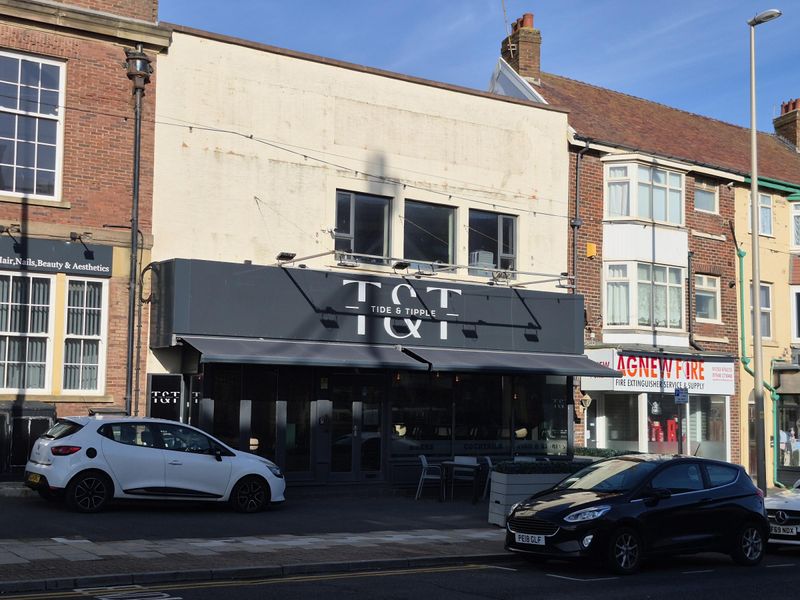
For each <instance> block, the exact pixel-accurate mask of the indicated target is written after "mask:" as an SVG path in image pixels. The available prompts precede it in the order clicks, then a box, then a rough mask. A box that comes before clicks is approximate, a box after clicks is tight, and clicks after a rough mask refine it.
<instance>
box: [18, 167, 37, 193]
mask: <svg viewBox="0 0 800 600" xmlns="http://www.w3.org/2000/svg"><path fill="white" fill-rule="evenodd" d="M35 185H36V172H35V171H34V170H33V169H21V168H20V169H17V172H16V183H15V187H16V190H15V191H17V192H19V193H20V194H32V193H33V190H34V187H35Z"/></svg>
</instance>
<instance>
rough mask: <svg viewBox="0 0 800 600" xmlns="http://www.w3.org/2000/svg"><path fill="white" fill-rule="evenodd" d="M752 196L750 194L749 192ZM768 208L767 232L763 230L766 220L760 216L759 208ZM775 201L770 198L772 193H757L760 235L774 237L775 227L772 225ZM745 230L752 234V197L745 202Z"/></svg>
mask: <svg viewBox="0 0 800 600" xmlns="http://www.w3.org/2000/svg"><path fill="white" fill-rule="evenodd" d="M751 196H752V194H751ZM762 208H768V209H769V233H765V232H764V224H765V223H766V222H767V221H765V220H764V219H762V218H761V209H762ZM774 209H775V201H774V200H773V198H772V194H764V193H763V192H759V193H758V230H759V231H758V235H760V236H762V237H775V229H774V227H773V225H774V220H775V218H774V214H775V210H774ZM747 231H748V232H749V233H750V234H751V235H752V234H753V202H752V198H751V199H750V200H749V201H748V203H747Z"/></svg>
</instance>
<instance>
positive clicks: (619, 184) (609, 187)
mask: <svg viewBox="0 0 800 600" xmlns="http://www.w3.org/2000/svg"><path fill="white" fill-rule="evenodd" d="M683 182H684V177H683V174H681V173H677V172H675V171H669V170H667V169H662V168H658V167H653V166H650V165H637V164H626V165H616V164H613V165H608V166H607V168H606V215H607V216H608V217H609V218H615V217H637V218H640V219H645V220H648V221H658V222H662V223H671V224H673V225H681V224H683Z"/></svg>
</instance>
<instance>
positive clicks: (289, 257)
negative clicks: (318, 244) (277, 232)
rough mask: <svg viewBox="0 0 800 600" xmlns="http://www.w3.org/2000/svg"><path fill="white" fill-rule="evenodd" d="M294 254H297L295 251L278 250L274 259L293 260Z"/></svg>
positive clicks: (281, 260)
mask: <svg viewBox="0 0 800 600" xmlns="http://www.w3.org/2000/svg"><path fill="white" fill-rule="evenodd" d="M295 256H297V253H296V252H279V253H278V256H276V257H275V260H277V261H278V262H289V261H290V260H293V259H294V257H295Z"/></svg>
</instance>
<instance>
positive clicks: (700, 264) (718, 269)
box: [569, 148, 741, 462]
mask: <svg viewBox="0 0 800 600" xmlns="http://www.w3.org/2000/svg"><path fill="white" fill-rule="evenodd" d="M577 150H578V149H576V148H571V151H570V183H569V186H570V188H569V189H570V198H569V202H570V209H569V212H570V218H574V217H575V174H576V162H577ZM580 169H581V171H580V218H581V219H582V221H583V225H582V226H581V228H580V230H579V231H578V234H577V236H578V237H577V239H578V254H577V269H576V270H577V285H578V288H577V289H578V293H580V294H582V295H583V296H584V301H585V308H586V328H585V332H584V333H585V338H584V339H585V341H586V344H587V345H591V344H592V342H600V341H601V340H602V329H603V314H602V311H603V297H602V294H603V288H602V281H603V280H602V275H603V271H602V269H603V164H602V163H601V162H600V155H599V154H598V153H596V152H594V151H589V152H586V153H585V154H584V155H583V157H582V159H581V166H580ZM718 183H719V184H720V186H719V207H720V210H719V214H718V215H712V214H708V213H700V212H696V211H695V210H694V177H693V176H692V175H691V174H689V175H687V176H686V184H685V189H686V198H685V210H686V226H687V229H688V230H689V251H691V252H694V258H693V263H694V264H693V268H694V272H695V274H697V273H704V274H711V275H717V276H719V277H720V288H721V290H720V293H721V302H720V304H721V311H722V312H721V314H722V324H719V325H717V324H706V323H696V322H695V323H694V325H695V334H696V335H700V336H708V337H716V338H727V341H725V342H705V341H703V342H698V343H699V345H700V346H701V347H702V348H703V349H704V350H706V351H709V352H724V353H727V354H730V355H731V356H738V343H737V341H738V340H737V336H738V331H739V329H738V312H737V304H736V303H737V296H736V294H737V287H736V268H737V267H736V248H735V246H734V243H733V241H732V239H731V232H730V225H729V224H730V223H732V222H733V219H734V196H733V190H732V189H729V188H727V187H726V186H725V185H723V184H724V183H727V182H725V181H721V180H720V181H718ZM693 231H694V232H702V233H706V234H711V235H714V236H725V240H724V241H723V240H716V239H707V238H703V237H698V236H697V235H692V232H693ZM587 243H594V244H596V246H597V254H596V256H595V257H594V258H587V256H586V246H587ZM569 261H570V262H569V264H570V270H572V230H570V236H569ZM730 282H734V287H730V286H729V283H730ZM692 305H693V307H694V302H692ZM686 310H687V312H686V313H685V314H684V319H687V318H688V302H687V303H686ZM686 322H687V323H688V321H686ZM735 372H736V373H737V376H736V377H737V381H736V392H735V394H734V395H733V396H732V397H731V403H730V404H731V422H730V423H729V434H730V436H731V460H733V461H734V462H738V461H739V459H740V456H739V455H740V453H739V443H740V440H739V430H740V418H741V417H740V415H739V408H738V393H739V382H738V369H736V371H735ZM583 436H584V423H581V424H580V425H577V426H576V443H578V440H580V441H581V442H582V441H583Z"/></svg>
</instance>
